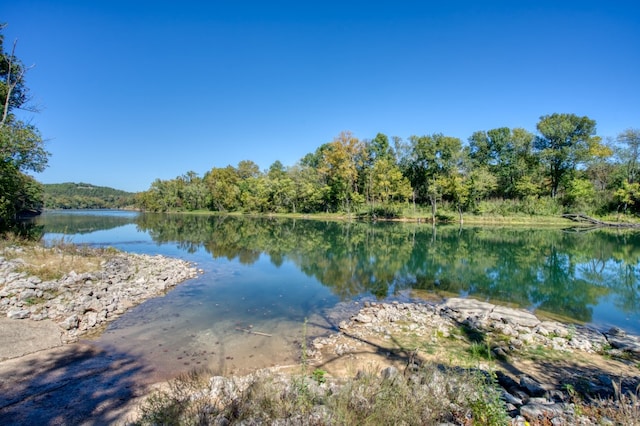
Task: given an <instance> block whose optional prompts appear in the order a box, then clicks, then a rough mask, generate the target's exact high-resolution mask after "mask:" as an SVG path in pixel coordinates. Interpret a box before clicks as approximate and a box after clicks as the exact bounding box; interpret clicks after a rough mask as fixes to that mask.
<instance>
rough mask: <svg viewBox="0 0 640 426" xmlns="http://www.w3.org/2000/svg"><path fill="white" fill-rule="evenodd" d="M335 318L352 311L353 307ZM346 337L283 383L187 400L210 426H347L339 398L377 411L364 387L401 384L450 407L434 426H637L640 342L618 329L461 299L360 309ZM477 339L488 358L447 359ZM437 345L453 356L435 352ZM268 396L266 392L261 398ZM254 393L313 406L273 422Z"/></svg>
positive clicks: (250, 382) (342, 327)
mask: <svg viewBox="0 0 640 426" xmlns="http://www.w3.org/2000/svg"><path fill="white" fill-rule="evenodd" d="M345 305H346V304H345ZM350 306H351V307H352V306H353V304H350ZM336 309H337V310H348V309H349V306H343V307H342V308H340V307H338V308H336ZM338 328H339V331H338V332H336V333H333V334H331V335H329V336H326V337H318V338H315V339H313V340H311V341H310V342H309V344H308V345H307V346H305V347H303V348H302V351H303V354H302V364H303V367H304V371H305V372H304V373H295V372H293V373H288V374H283V373H282V372H280V371H279V369H278V368H274V369H270V370H260V371H257V372H255V373H253V374H249V375H246V376H242V377H235V376H214V377H211V378H209V379H208V380H207V381H206V384H205V385H204V387H202V388H198V389H193V390H192V392H191V393H190V395H191V398H192V400H193V401H195V402H194V404H195V405H197V406H198V407H199V410H200V411H196V412H197V413H199V414H201V415H203V416H204V417H203V418H207V419H208V420H207V424H216V425H223V424H224V425H226V424H267V423H270V424H287V425H288V424H291V425H298V424H300V425H304V424H319V425H320V424H323V425H324V424H327V425H329V424H341V422H342V420H343V417H341V416H344V413H339V414H336V413H335V412H334V411H332V409H330V408H329V407H334V408H335V407H336V406H339V403H336V402H335V400H336V399H340V398H342V399H343V400H344V399H345V396H344V395H345V394H349V395H351V396H350V397H349V398H351V401H352V402H353V403H354V404H357V405H358V406H360V408H362V407H361V406H366V407H369V406H372V405H375V404H376V398H377V397H376V394H375V393H376V392H378V391H376V390H374V391H372V392H373V394H370V393H368V392H367V389H370V388H371V387H372V386H374V387H375V389H378V387H380V389H387V390H388V389H389V387H388V386H394V389H396V392H398V393H400V392H401V391H400V389H402V390H407V393H408V395H411V397H413V398H414V399H415V401H413V402H414V403H416V404H421V403H422V402H423V401H438V402H434V403H427V405H426V406H427V407H429V408H426V411H429V410H432V411H433V410H437V409H438V403H443V404H445V405H446V408H444V409H443V410H442V411H441V412H440V413H436V412H435V411H433V412H431V414H430V415H432V417H429V418H428V419H429V420H428V422H431V421H435V423H434V424H442V425H466V424H476V423H474V422H476V421H480V423H478V424H484V423H482V421H481V420H478V419H476V418H475V417H474V416H475V415H478V414H482V413H481V412H482V411H483V410H490V409H498V410H502V411H503V413H504V415H506V416H507V417H506V419H505V418H502V419H503V420H501V421H500V422H499V423H495V424H507V423H508V424H511V425H517V426H524V425H574V424H576V425H599V424H611V425H613V424H632V425H636V424H638V422H640V417H639V416H637V414H638V413H640V406H639V402H638V399H637V394H636V392H638V386H640V371H639V369H640V364H639V363H638V361H640V339H638V337H637V336H632V335H629V334H627V333H625V332H624V331H622V330H620V329H611V330H607V331H605V332H601V331H598V330H595V329H593V328H590V327H586V326H583V325H572V324H563V323H560V322H557V321H549V320H542V319H539V318H537V317H536V316H535V315H533V314H532V313H530V312H528V311H525V310H521V309H512V308H508V307H503V306H498V305H494V304H490V303H486V302H482V301H477V300H473V299H461V298H450V299H447V300H445V301H442V302H439V303H435V302H416V301H414V302H408V303H401V302H392V303H380V302H364V306H361V307H360V309H359V310H357V311H356V312H355V313H354V314H352V315H351V316H350V319H348V320H343V321H341V322H340V323H339V325H338ZM470 336H471V337H473V338H472V339H471V340H475V342H474V343H480V342H481V346H483V347H486V348H487V349H489V350H490V351H491V354H490V355H488V356H487V357H486V358H485V357H481V358H474V359H473V360H471V361H469V360H468V359H467V360H465V359H464V356H461V355H460V353H457V354H455V355H453V356H451V355H450V353H448V352H447V351H449V350H451V349H452V348H453V347H456V346H457V347H464V346H466V345H468V344H469V340H470V339H469V337H470ZM407 338H409V339H408V340H404V339H407ZM432 346H433V347H435V346H437V347H441V348H442V347H444V348H445V350H444V352H437V353H433V352H430V350H429V348H430V347H432ZM531 348H536V350H538V351H541V352H543V353H545V352H546V353H545V354H544V355H543V356H549V357H550V358H547V359H543V360H541V361H539V365H538V367H540V368H538V369H536V368H525V367H526V364H523V363H522V362H519V361H520V360H519V359H520V358H526V356H527V355H526V352H527V350H529V349H531ZM534 364H535V362H534ZM314 369H315V370H314ZM540 370H543V371H540ZM312 371H313V372H312ZM538 373H540V374H538ZM301 374H302V376H301ZM372 374H373V375H374V376H373V378H372ZM478 377H483V378H484V379H482V380H486V382H485V383H486V385H487V386H490V387H491V388H492V389H494V391H493V392H490V393H489V394H488V395H486V396H488V397H489V398H491V397H490V395H491V394H493V395H497V399H499V400H500V402H497V401H496V400H493V401H491V400H489V401H484V402H483V401H481V400H482V398H483V395H482V392H486V390H484V391H482V390H479V389H480V388H478V387H474V386H477V383H476V384H475V385H474V380H476V379H477V378H478ZM385 382H386V383H393V385H385V384H384V383H385ZM385 386H386V387H385ZM494 386H495V387H494ZM262 389H266V391H265V392H266V395H263V394H260V390H262ZM300 389H302V390H303V391H302V393H300ZM485 389H486V388H485ZM478 392H480V393H481V395H480V396H478ZM247 394H251V395H253V397H254V398H257V399H259V400H260V399H261V398H263V399H264V400H268V401H270V402H269V403H268V404H267V405H268V406H272V405H277V404H278V403H279V401H280V400H279V399H278V398H280V397H281V398H283V399H284V400H287V401H295V400H299V399H300V398H302V399H304V400H305V401H306V403H308V404H310V406H306V408H304V409H305V410H306V411H305V413H304V414H302V413H300V412H296V411H295V410H294V411H293V412H288V411H287V412H285V414H284V415H281V416H282V417H280V416H278V415H277V414H276V417H275V418H274V417H273V415H274V414H273V413H272V414H265V413H264V412H261V410H260V409H258V410H254V409H253V404H254V403H253V401H248V400H247V399H246V395H247ZM269 395H271V396H269ZM273 395H275V397H273ZM278 395H280V397H278ZM282 395H284V396H282ZM301 395H302V396H301ZM340 395H342V396H340ZM469 398H472V399H473V400H474V401H475V402H472V403H471V405H474V404H475V406H476V407H480V408H478V409H477V410H479V412H478V411H476V412H474V413H471V412H470V408H469ZM332 401H333V402H332ZM479 401H480V402H479ZM429 404H431V405H429ZM484 404H486V405H484ZM229 407H231V408H229ZM233 407H235V409H234V408H233ZM239 407H240V408H239ZM243 410H244V411H246V412H250V414H248V415H249V417H248V418H237V417H235V416H236V412H243ZM252 410H253V411H252ZM194 415H195V414H194ZM398 415H400V414H398ZM434 416H435V417H434ZM496 418H501V417H500V416H496ZM397 420H398V421H399V422H400V423H402V421H400V420H401V419H400V418H398V419H397ZM423 421H424V418H423ZM487 424H494V423H487Z"/></svg>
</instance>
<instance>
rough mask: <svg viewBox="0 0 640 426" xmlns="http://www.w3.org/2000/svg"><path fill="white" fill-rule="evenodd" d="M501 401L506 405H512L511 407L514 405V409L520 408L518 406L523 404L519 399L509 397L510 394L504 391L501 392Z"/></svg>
mask: <svg viewBox="0 0 640 426" xmlns="http://www.w3.org/2000/svg"><path fill="white" fill-rule="evenodd" d="M502 399H503V400H504V401H505V402H506V403H508V404H513V405H515V406H516V407H520V406H521V405H522V404H523V402H522V399H520V398H518V397H515V396H513V395H511V394H510V393H509V392H507V391H506V390H503V391H502Z"/></svg>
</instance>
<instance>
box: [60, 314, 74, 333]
mask: <svg viewBox="0 0 640 426" xmlns="http://www.w3.org/2000/svg"><path fill="white" fill-rule="evenodd" d="M78 321H79V319H78V315H76V314H73V315H71V316H69V317H67V318H66V319H65V320H64V321H62V323H60V327H62V328H63V329H65V330H72V329H74V328H78Z"/></svg>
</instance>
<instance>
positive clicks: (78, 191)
mask: <svg viewBox="0 0 640 426" xmlns="http://www.w3.org/2000/svg"><path fill="white" fill-rule="evenodd" d="M43 186H44V207H45V208H46V209H107V208H109V209H113V208H126V207H131V206H132V205H133V201H134V194H133V193H131V192H125V191H120V190H118V189H113V188H109V187H105V186H95V185H91V184H88V183H71V182H67V183H52V184H44V185H43Z"/></svg>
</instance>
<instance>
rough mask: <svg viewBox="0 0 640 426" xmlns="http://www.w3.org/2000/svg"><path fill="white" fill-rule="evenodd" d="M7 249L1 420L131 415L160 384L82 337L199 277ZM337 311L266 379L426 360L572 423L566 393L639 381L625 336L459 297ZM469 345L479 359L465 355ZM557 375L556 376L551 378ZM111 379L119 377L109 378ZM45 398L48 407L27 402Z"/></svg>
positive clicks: (187, 269)
mask: <svg viewBox="0 0 640 426" xmlns="http://www.w3.org/2000/svg"><path fill="white" fill-rule="evenodd" d="M5 250H7V249H5ZM9 250H14V251H17V253H15V252H14V253H11V256H9V257H10V258H7V257H5V256H4V255H5V254H7V253H6V252H4V251H3V252H0V314H1V315H2V316H3V317H4V318H1V319H0V378H2V380H0V381H1V382H3V384H2V385H0V390H2V392H0V393H2V394H4V397H3V398H0V419H7V420H10V419H14V420H10V421H8V422H7V424H19V423H20V421H23V420H24V421H25V422H31V421H36V422H37V421H38V420H42V419H46V418H47V417H48V416H49V415H51V413H56V415H58V417H60V418H62V419H63V423H64V422H65V421H70V420H71V419H72V420H74V421H75V420H78V421H80V422H83V421H87V420H89V419H95V418H101V419H103V420H107V419H108V420H109V421H108V422H114V421H115V422H121V423H124V422H127V421H130V420H132V416H135V415H136V414H135V413H136V412H137V409H138V406H139V404H140V403H141V402H142V401H144V400H146V398H147V397H148V396H149V395H150V391H151V390H152V389H154V388H157V386H160V387H162V385H161V384H155V385H154V384H153V383H135V382H134V381H131V380H130V379H128V378H129V377H132V375H135V374H136V373H134V372H135V371H142V370H143V369H144V368H146V367H148V366H144V365H139V364H140V363H139V360H135V358H133V359H132V358H131V356H130V355H129V354H123V353H110V352H109V351H108V350H99V349H97V348H95V347H93V346H92V345H91V344H90V342H81V343H77V342H78V339H79V338H82V337H90V336H91V335H92V334H96V333H99V332H101V331H102V330H103V329H104V326H106V324H108V323H109V322H110V321H112V320H114V319H116V318H118V317H119V316H120V315H122V314H123V313H124V312H126V311H127V310H128V309H129V308H131V307H133V306H136V305H137V304H139V303H142V302H144V301H145V300H148V299H150V298H153V297H158V296H162V295H163V294H166V292H167V291H169V290H170V289H171V288H173V287H175V286H176V285H178V284H179V283H180V282H182V281H185V280H188V279H190V278H193V277H195V276H196V275H197V270H196V269H195V267H194V266H193V265H191V264H189V263H188V262H186V261H182V260H179V259H171V258H166V257H163V256H159V255H158V256H149V255H137V254H131V253H124V252H114V253H108V255H105V256H104V259H103V260H102V262H101V264H100V270H99V271H97V272H86V273H75V272H73V271H71V272H69V273H67V274H65V275H64V276H63V277H62V278H60V279H58V280H50V281H43V280H41V279H39V278H34V277H30V276H28V274H27V273H25V272H17V271H16V269H19V268H20V267H22V266H24V261H22V260H21V259H20V249H15V248H10V249H9ZM35 302H38V303H35ZM346 305H350V306H347V309H345V306H346ZM334 309H336V310H340V309H342V310H343V312H344V311H347V310H348V311H349V312H351V314H350V315H349V319H345V320H343V321H341V322H339V324H336V325H337V328H338V331H337V332H334V333H331V334H330V335H328V336H324V337H318V338H315V339H313V340H310V341H308V342H305V343H304V344H303V346H302V348H301V351H302V353H301V361H300V363H299V364H297V365H295V366H291V365H289V366H280V367H274V368H272V369H270V371H271V373H273V374H281V373H282V372H285V371H288V373H286V374H287V375H289V376H290V377H294V376H295V374H296V373H295V371H296V370H297V369H298V368H299V367H300V366H304V365H306V366H308V367H309V368H310V369H313V368H315V369H316V371H324V372H326V374H327V382H328V383H333V384H334V385H335V384H336V383H339V382H341V381H344V380H349V378H350V377H353V376H354V373H357V372H362V371H364V370H366V369H367V368H370V369H376V370H377V371H380V372H381V373H380V374H383V375H384V374H390V373H389V372H390V371H391V372H393V371H394V370H393V369H395V371H402V370H404V376H407V377H410V376H411V374H412V373H411V372H412V371H413V372H415V371H418V370H419V369H421V368H423V366H427V365H431V366H433V365H436V366H445V367H446V368H452V367H455V368H460V367H462V368H473V369H477V370H479V371H484V372H486V373H487V374H489V373H490V372H491V371H499V372H500V373H499V374H498V375H497V377H498V379H497V380H498V384H499V385H500V387H501V388H500V389H501V392H503V394H502V395H503V398H504V399H505V400H506V401H507V409H508V410H509V414H510V416H511V417H512V419H514V421H516V420H518V419H527V420H528V421H530V420H531V419H532V417H531V416H532V415H533V416H535V415H543V416H547V415H548V416H551V414H553V413H555V414H553V416H555V417H558V418H563V419H565V420H566V419H573V417H571V416H572V414H571V404H570V402H569V399H570V397H569V396H568V395H569V394H568V393H567V389H569V388H577V387H578V386H581V385H582V384H583V383H587V384H588V389H589V392H593V393H594V394H595V395H600V396H603V397H610V396H611V395H612V394H613V393H614V385H612V383H618V384H619V386H620V389H621V391H622V392H629V391H631V392H632V391H633V390H634V386H638V385H639V384H640V372H639V371H638V370H640V362H639V361H640V339H639V338H638V337H637V336H633V335H630V334H627V333H626V332H624V331H623V330H620V329H615V328H613V329H610V330H608V331H605V332H601V331H598V330H595V329H593V328H591V327H588V326H584V325H576V324H566V323H562V322H559V321H553V320H546V319H544V318H538V317H536V316H535V315H533V314H531V313H530V312H528V311H525V310H522V309H513V308H508V307H504V306H501V305H496V304H490V303H486V302H482V301H477V300H474V299H460V298H456V297H450V298H447V299H445V300H444V301H442V302H436V301H411V302H372V301H365V302H364V303H356V304H351V303H347V304H342V306H337V307H336V308H334ZM474 345H475V346H474ZM470 350H475V351H479V352H483V354H484V355H483V357H480V358H473V357H472V358H469V351H470ZM3 351H5V352H3ZM6 351H9V352H10V353H9V355H7V354H6V353H7V352H6ZM534 351H538V352H540V353H541V354H538V355H536V356H537V357H539V358H535V357H532V353H533V352H534ZM474 356H475V355H474ZM634 363H635V367H637V368H634ZM36 366H37V367H36ZM541 366H543V367H541ZM555 369H557V373H556V376H555V377H552V376H553V375H551V376H550V375H549V371H555ZM80 371H82V373H81V374H79V372H80ZM385 372H386V373H385ZM407 372H408V373H407ZM514 372H517V374H516V373H514ZM111 374H115V375H116V376H117V377H118V379H117V380H116V381H115V382H114V379H113V378H110V377H109V376H110V375H111ZM307 374H309V373H307ZM360 374H361V373H360ZM393 374H395V373H393ZM356 375H357V374H356ZM71 376H73V377H71ZM76 376H78V377H76ZM80 376H81V377H80ZM261 376H264V372H260V371H256V372H255V373H252V374H249V375H247V376H228V377H222V376H214V377H212V378H210V380H209V381H208V387H207V389H206V392H209V393H211V394H216V392H217V393H218V394H219V393H220V387H222V388H225V387H226V386H231V385H229V384H230V383H236V382H237V381H238V380H240V381H243V383H248V384H250V383H252V380H254V379H255V378H256V377H261ZM125 378H126V379H125ZM353 380H356V379H353ZM25 382H26V383H27V385H26V386H23V384H24V383H25ZM523 383H524V384H523ZM42 386H44V389H45V390H44V391H43V390H42V388H41V387H42ZM216 386H217V388H216ZM335 386H337V385H335ZM58 389H60V390H59V391H58ZM71 389H76V391H72V390H71ZM106 389H109V391H110V392H111V393H110V394H109V396H108V398H105V399H104V400H99V401H95V400H93V399H91V398H88V397H86V395H88V394H91V395H93V394H95V393H101V392H105V391H106ZM531 389H534V390H531ZM238 390H239V391H240V393H241V392H242V389H238ZM319 392H320V391H319ZM43 396H44V397H46V398H45V399H46V403H45V402H34V401H39V400H40V399H42V398H43ZM85 400H86V401H85ZM85 405H86V406H85ZM69 406H73V407H74V409H73V410H69V409H68V408H66V407H69ZM545 410H547V411H545ZM531 413H534V414H531ZM535 413H538V414H535ZM540 413H543V414H540ZM549 413H551V414H549ZM563 416H564V417H563ZM20 419H21V420H20Z"/></svg>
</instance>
